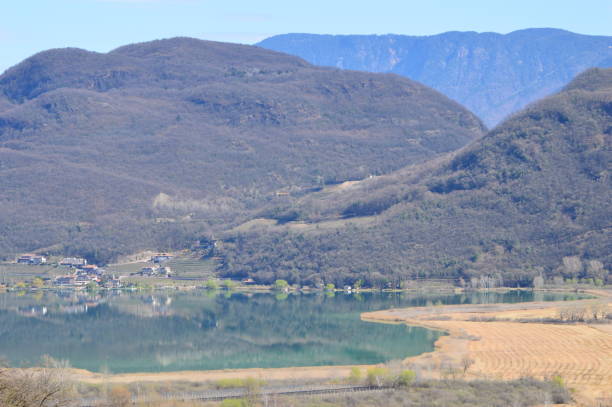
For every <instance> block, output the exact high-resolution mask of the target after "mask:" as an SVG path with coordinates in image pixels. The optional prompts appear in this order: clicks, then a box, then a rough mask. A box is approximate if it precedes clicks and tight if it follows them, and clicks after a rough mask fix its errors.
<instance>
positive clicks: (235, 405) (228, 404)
mask: <svg viewBox="0 0 612 407" xmlns="http://www.w3.org/2000/svg"><path fill="white" fill-rule="evenodd" d="M248 405H249V403H248V401H247V400H245V399H225V400H223V401H222V402H221V407H248Z"/></svg>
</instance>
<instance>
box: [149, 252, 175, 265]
mask: <svg viewBox="0 0 612 407" xmlns="http://www.w3.org/2000/svg"><path fill="white" fill-rule="evenodd" d="M173 257H174V256H173V255H171V254H169V253H158V254H156V255H155V256H153V257H151V261H152V262H153V263H163V262H165V261H168V260H171V259H172V258H173Z"/></svg>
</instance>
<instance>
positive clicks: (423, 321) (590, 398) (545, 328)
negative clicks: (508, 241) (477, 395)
mask: <svg viewBox="0 0 612 407" xmlns="http://www.w3.org/2000/svg"><path fill="white" fill-rule="evenodd" d="M609 300H610V299H609V297H608V298H607V299H605V300H604V301H606V302H605V304H607V306H608V307H610V305H611V304H610V303H609ZM601 303H602V299H600V300H594V301H590V300H588V301H577V302H575V303H573V304H572V305H571V306H573V307H581V306H584V307H588V306H590V305H591V304H601ZM568 306H569V304H567V303H529V304H504V305H501V304H497V305H494V306H493V305H478V306H442V307H429V308H411V309H397V310H387V311H377V312H372V313H367V314H363V315H362V317H363V318H364V319H368V320H379V321H387V322H402V323H408V324H414V325H422V326H426V327H430V328H435V329H440V330H444V331H446V332H448V333H449V335H448V336H444V337H441V338H440V339H439V340H438V341H437V342H436V350H435V351H434V352H432V353H429V354H424V355H420V356H417V357H414V358H410V359H407V360H406V362H407V363H410V364H412V365H413V366H415V367H416V368H418V369H421V370H422V371H425V372H429V374H430V375H432V376H436V375H445V374H449V371H452V369H451V370H449V369H448V368H449V367H453V366H454V367H455V373H456V372H457V370H458V371H459V373H460V374H462V373H463V372H462V366H464V365H463V361H465V360H473V362H474V363H473V365H472V366H469V367H468V368H467V373H466V377H468V378H470V377H471V378H487V379H503V380H506V379H516V378H520V377H523V376H533V377H536V378H542V379H546V378H551V377H553V376H561V377H562V378H563V380H564V382H565V383H566V384H567V385H568V387H570V388H572V389H574V390H575V398H576V401H577V402H578V404H579V405H595V404H593V403H596V401H597V399H601V398H608V397H612V329H611V325H610V324H603V323H594V324H588V323H572V324H569V323H549V322H547V323H542V322H538V321H539V320H541V319H542V318H544V319H545V318H554V317H556V316H558V315H559V311H560V310H562V309H563V308H564V307H568ZM519 320H520V322H519Z"/></svg>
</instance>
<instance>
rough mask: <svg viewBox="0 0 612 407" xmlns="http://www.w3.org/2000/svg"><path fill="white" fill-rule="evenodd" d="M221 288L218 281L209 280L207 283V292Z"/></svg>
mask: <svg viewBox="0 0 612 407" xmlns="http://www.w3.org/2000/svg"><path fill="white" fill-rule="evenodd" d="M217 288H219V283H217V281H216V280H212V279H211V280H208V281H206V289H207V290H216V289H217Z"/></svg>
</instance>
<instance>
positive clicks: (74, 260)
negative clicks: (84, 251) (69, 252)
mask: <svg viewBox="0 0 612 407" xmlns="http://www.w3.org/2000/svg"><path fill="white" fill-rule="evenodd" d="M60 265H62V266H71V267H82V266H86V265H87V260H86V259H82V258H80V257H65V258H63V259H62V261H60Z"/></svg>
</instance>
